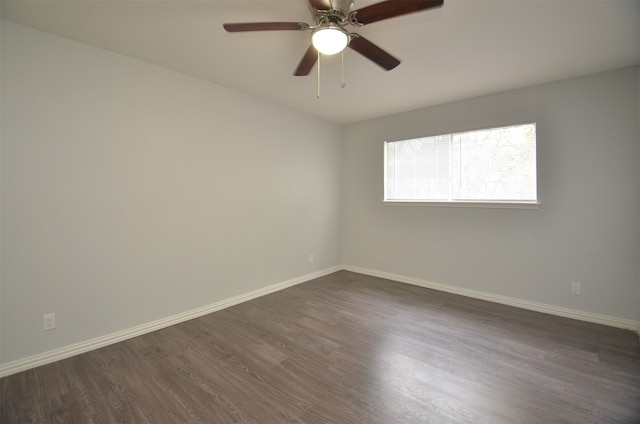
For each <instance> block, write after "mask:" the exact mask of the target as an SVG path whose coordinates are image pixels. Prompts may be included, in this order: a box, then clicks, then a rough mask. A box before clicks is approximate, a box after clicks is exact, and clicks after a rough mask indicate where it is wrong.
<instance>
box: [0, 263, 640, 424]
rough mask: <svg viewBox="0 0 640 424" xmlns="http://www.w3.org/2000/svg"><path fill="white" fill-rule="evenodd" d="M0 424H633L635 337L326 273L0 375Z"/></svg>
mask: <svg viewBox="0 0 640 424" xmlns="http://www.w3.org/2000/svg"><path fill="white" fill-rule="evenodd" d="M0 422H2V423H11V424H13V423H58V422H59V423H114V422H126V423H178V422H179V423H220V424H226V423H243V424H245V423H246V424H270V423H274V424H276V423H278V424H279V423H296V424H301V423H308V424H313V423H323V424H326V423H340V424H344V423H380V424H390V423H454V424H455V423H474V424H481V423H487V424H507V423H508V424H512V423H526V424H537V423H540V424H542V423H545V424H547V423H620V424H632V423H640V341H639V339H638V336H637V335H636V334H634V333H633V332H631V331H626V330H620V329H616V328H611V327H605V326H601V325H596V324H591V323H586V322H580V321H575V320H571V319H567V318H562V317H555V316H551V315H545V314H541V313H537V312H532V311H527V310H523V309H517V308H513V307H510V306H506V305H500V304H494V303H489V302H484V301H480V300H476V299H470V298H465V297H460V296H456V295H452V294H448V293H442V292H437V291H434V290H429V289H424V288H420V287H416V286H410V285H406V284H402V283H397V282H393V281H389V280H385V279H381V278H376V277H371V276H366V275H361V274H356V273H352V272H346V271H341V272H337V273H335V274H331V275H328V276H325V277H321V278H318V279H315V280H313V281H310V282H307V283H304V284H300V285H297V286H294V287H290V288H288V289H286V290H283V291H280V292H277V293H273V294H270V295H268V296H264V297H261V298H258V299H254V300H251V301H249V302H246V303H243V304H239V305H236V306H234V307H231V308H227V309H225V310H221V311H218V312H215V313H212V314H209V315H207V316H203V317H200V318H198V319H194V320H191V321H188V322H184V323H181V324H178V325H175V326H172V327H169V328H166V329H163V330H160V331H156V332H153V333H150V334H146V335H144V336H140V337H137V338H134V339H131V340H128V341H125V342H122V343H118V344H115V345H112V346H108V347H105V348H102V349H98V350H95V351H92V352H88V353H85V354H82V355H79V356H76V357H73V358H69V359H66V360H63V361H59V362H56V363H53V364H49V365H46V366H42V367H39V368H36V369H33V370H29V371H25V372H22V373H19V374H15V375H12V376H9V377H5V378H3V379H1V380H0Z"/></svg>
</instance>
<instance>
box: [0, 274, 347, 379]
mask: <svg viewBox="0 0 640 424" xmlns="http://www.w3.org/2000/svg"><path fill="white" fill-rule="evenodd" d="M341 269H342V268H341V267H340V266H334V267H331V268H326V269H323V270H320V271H316V272H313V273H310V274H306V275H302V276H300V277H296V278H292V279H290V280H287V281H283V282H281V283H277V284H273V285H270V286H267V287H263V288H261V289H258V290H254V291H252V292H249V293H244V294H241V295H238V296H234V297H232V298H229V299H225V300H222V301H219V302H215V303H212V304H210V305H207V306H203V307H201V308H196V309H192V310H190V311H187V312H183V313H180V314H177V315H173V316H170V317H167V318H162V319H159V320H156V321H153V322H149V323H147V324H142V325H139V326H136V327H133V328H129V329H126V330H123V331H118V332H116V333H112V334H107V335H106V336H101V337H96V338H95V339H91V340H87V341H84V342H80V343H76V344H73V345H70V346H65V347H62V348H59V349H55V350H51V351H49V352H45V353H41V354H38V355H34V356H30V357H28V358H24V359H18V360H16V361H12V362H8V363H6V364H1V365H0V377H6V376H8V375H11V374H16V373H18V372H21V371H26V370H29V369H32V368H36V367H39V366H42V365H46V364H50V363H52V362H55V361H59V360H61V359H66V358H70V357H72V356H75V355H79V354H81V353H85V352H89V351H91V350H95V349H99V348H101V347H105V346H108V345H111V344H114V343H119V342H121V341H124V340H127V339H131V338H133V337H138V336H142V335H144V334H147V333H151V332H153V331H157V330H161V329H163V328H166V327H170V326H172V325H175V324H179V323H181V322H185V321H188V320H191V319H194V318H198V317H201V316H203V315H207V314H210V313H212V312H215V311H219V310H221V309H225V308H228V307H230V306H233V305H237V304H239V303H243V302H246V301H248V300H251V299H255V298H257V297H261V296H265V295H267V294H270V293H274V292H277V291H280V290H283V289H286V288H288V287H292V286H295V285H297V284H301V283H304V282H307V281H309V280H313V279H314V278H319V277H323V276H325V275H329V274H332V273H334V272H336V271H340V270H341Z"/></svg>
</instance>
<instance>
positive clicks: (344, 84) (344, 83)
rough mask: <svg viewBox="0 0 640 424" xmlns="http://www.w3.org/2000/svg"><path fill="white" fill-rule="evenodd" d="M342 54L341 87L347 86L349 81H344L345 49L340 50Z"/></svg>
mask: <svg viewBox="0 0 640 424" xmlns="http://www.w3.org/2000/svg"><path fill="white" fill-rule="evenodd" d="M340 56H341V57H340V61H341V62H342V84H340V87H342V88H345V87H346V86H347V83H346V82H344V50H342V52H340Z"/></svg>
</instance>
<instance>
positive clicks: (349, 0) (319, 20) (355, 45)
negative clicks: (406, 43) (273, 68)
mask: <svg viewBox="0 0 640 424" xmlns="http://www.w3.org/2000/svg"><path fill="white" fill-rule="evenodd" d="M443 2H444V0H386V1H382V2H380V3H375V4H372V5H370V6H366V7H363V8H361V9H357V10H351V9H352V7H353V0H309V5H310V6H311V11H312V13H313V25H309V24H306V23H304V22H247V23H225V24H223V26H224V29H225V30H227V31H228V32H244V31H311V46H309V48H308V49H307V52H306V53H305V54H304V56H303V57H302V60H301V61H300V63H299V64H298V67H297V68H296V70H295V71H294V73H293V75H296V76H305V75H308V74H309V72H311V69H312V68H313V66H314V65H315V63H316V61H317V60H318V54H319V53H322V54H325V55H331V54H336V53H340V52H342V51H343V50H344V49H345V48H347V47H350V48H351V49H353V50H355V51H356V52H358V53H360V54H361V55H363V56H364V57H366V58H367V59H369V60H371V61H372V62H374V63H376V64H378V65H380V66H381V67H382V68H384V69H386V70H387V71H389V70H391V69H393V68H395V67H396V66H398V65H399V64H400V60H398V59H396V58H395V57H393V56H391V55H390V54H389V53H387V52H386V51H384V50H382V49H381V48H380V47H378V46H377V45H375V44H373V43H372V42H371V41H369V40H367V39H366V38H364V37H363V36H361V35H359V34H356V33H354V32H349V31H348V30H347V29H346V27H347V26H348V25H351V26H355V27H358V26H363V25H368V24H371V23H373V22H378V21H382V20H384V19H389V18H394V17H396V16H402V15H407V14H410V13H415V12H420V11H422V10H427V9H432V8H436V7H440V6H442V4H443Z"/></svg>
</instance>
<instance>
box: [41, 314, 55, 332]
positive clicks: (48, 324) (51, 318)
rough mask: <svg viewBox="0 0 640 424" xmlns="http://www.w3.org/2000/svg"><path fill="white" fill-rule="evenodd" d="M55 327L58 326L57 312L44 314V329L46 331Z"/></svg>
mask: <svg viewBox="0 0 640 424" xmlns="http://www.w3.org/2000/svg"><path fill="white" fill-rule="evenodd" d="M54 328H56V314H45V315H42V329H43V330H45V331H46V330H53V329H54Z"/></svg>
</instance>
